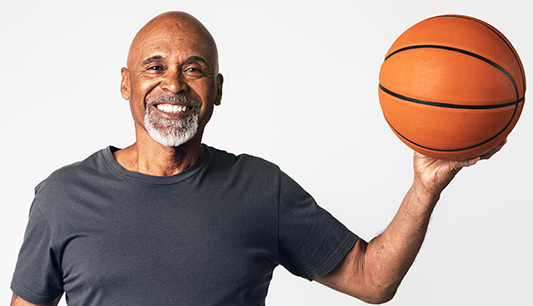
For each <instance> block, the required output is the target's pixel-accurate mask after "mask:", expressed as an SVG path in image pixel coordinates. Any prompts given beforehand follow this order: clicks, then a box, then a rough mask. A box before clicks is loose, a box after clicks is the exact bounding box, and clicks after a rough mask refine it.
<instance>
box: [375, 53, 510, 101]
mask: <svg viewBox="0 0 533 306" xmlns="http://www.w3.org/2000/svg"><path fill="white" fill-rule="evenodd" d="M413 49H441V50H448V51H453V52H458V53H462V54H466V55H468V56H472V57H474V58H477V59H479V60H482V61H484V62H486V63H487V64H490V65H492V66H493V67H495V68H496V69H498V70H500V71H501V72H502V73H504V74H505V75H506V76H507V77H508V78H509V79H510V80H511V82H512V83H513V86H514V89H515V93H516V99H517V100H518V99H519V93H518V86H517V85H516V82H515V80H514V78H513V76H512V75H511V74H510V73H509V72H507V70H505V69H504V68H503V67H502V66H500V65H498V64H496V63H495V62H493V61H491V60H490V59H488V58H486V57H483V56H481V55H478V54H475V53H473V52H470V51H466V50H463V49H458V48H453V47H448V46H441V45H414V46H408V47H404V48H401V49H398V50H396V51H394V52H392V53H391V54H389V55H388V56H387V57H385V61H386V60H387V59H389V58H390V57H391V56H393V55H395V54H398V53H400V52H404V51H407V50H413Z"/></svg>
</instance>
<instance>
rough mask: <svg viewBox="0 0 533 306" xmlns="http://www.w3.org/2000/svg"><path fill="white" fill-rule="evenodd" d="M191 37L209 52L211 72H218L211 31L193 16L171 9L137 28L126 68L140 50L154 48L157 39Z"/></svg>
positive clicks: (132, 63)
mask: <svg viewBox="0 0 533 306" xmlns="http://www.w3.org/2000/svg"><path fill="white" fill-rule="evenodd" d="M185 37H187V38H189V40H190V39H191V38H193V40H194V41H195V42H196V43H197V45H198V47H199V48H200V49H204V51H205V53H209V54H210V57H211V60H212V63H210V64H211V65H213V67H212V69H213V71H212V72H213V73H214V74H215V75H216V74H217V73H218V50H217V46H216V43H215V40H214V39H213V36H211V33H209V31H208V30H207V29H206V27H205V26H204V25H203V24H202V23H201V22H200V21H199V20H198V19H196V18H195V17H194V16H192V15H190V14H188V13H185V12H180V11H171V12H166V13H163V14H160V15H158V16H156V17H155V18H153V19H152V20H150V21H149V22H148V23H147V24H146V25H145V26H144V27H142V28H141V30H139V32H138V33H137V35H136V36H135V38H134V39H133V42H132V43H131V46H130V49H129V53H128V62H127V65H128V68H130V67H132V66H134V61H135V60H138V58H136V57H137V56H138V55H139V53H140V51H142V50H143V48H144V49H146V48H155V47H157V46H156V45H155V44H156V43H157V39H158V38H161V39H163V40H166V39H176V40H181V39H183V38H185Z"/></svg>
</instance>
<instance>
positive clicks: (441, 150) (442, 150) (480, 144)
mask: <svg viewBox="0 0 533 306" xmlns="http://www.w3.org/2000/svg"><path fill="white" fill-rule="evenodd" d="M517 109H518V105H516V106H515V109H514V112H513V115H512V116H511V119H510V120H509V122H507V125H506V126H505V127H504V128H503V129H502V130H501V131H499V132H498V133H496V135H494V136H492V137H491V138H489V139H487V140H485V141H483V142H480V143H478V144H475V145H473V146H470V147H465V148H460V149H437V148H430V147H426V146H423V145H421V144H419V143H416V142H414V141H412V140H411V139H409V138H407V137H405V136H403V135H402V134H401V133H400V132H398V130H396V129H395V128H394V126H393V125H392V124H391V123H390V122H389V120H387V118H386V117H385V121H387V124H388V125H389V126H390V128H391V129H392V130H393V131H394V132H396V134H398V135H399V136H400V137H402V138H403V139H405V140H406V141H408V142H410V143H412V144H414V145H415V146H417V147H420V148H423V149H426V150H431V151H435V152H459V151H466V150H470V149H474V148H477V147H479V146H482V145H484V144H486V143H487V142H489V141H491V140H493V139H494V138H496V137H498V136H499V135H500V134H501V133H503V132H504V131H505V130H506V129H507V128H508V127H509V125H510V124H511V122H513V119H514V117H515V115H516V111H517Z"/></svg>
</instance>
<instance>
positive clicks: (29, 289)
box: [11, 202, 63, 305]
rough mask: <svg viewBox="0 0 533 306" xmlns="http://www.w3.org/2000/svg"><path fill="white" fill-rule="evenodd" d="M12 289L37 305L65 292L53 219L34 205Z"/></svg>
mask: <svg viewBox="0 0 533 306" xmlns="http://www.w3.org/2000/svg"><path fill="white" fill-rule="evenodd" d="M11 290H13V292H14V293H15V294H16V295H18V296H20V297H21V298H23V299H24V300H26V301H28V302H30V303H34V304H39V305H40V304H47V303H49V302H51V301H53V300H54V299H55V298H57V297H58V296H59V295H60V294H61V293H63V280H62V273H61V270H60V268H59V264H58V261H57V258H56V254H55V253H54V250H53V230H52V227H51V226H50V223H49V221H48V220H47V219H46V218H45V217H44V216H43V214H42V213H41V212H40V211H39V207H36V204H35V202H34V204H33V205H32V208H31V210H30V218H29V221H28V225H27V227H26V232H25V234H24V241H23V244H22V247H21V249H20V253H19V257H18V261H17V265H16V268H15V272H14V274H13V279H12V281H11Z"/></svg>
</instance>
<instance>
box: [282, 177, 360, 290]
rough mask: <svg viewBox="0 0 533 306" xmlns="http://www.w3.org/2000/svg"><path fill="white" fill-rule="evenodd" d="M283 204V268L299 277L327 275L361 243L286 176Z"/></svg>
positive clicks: (283, 182)
mask: <svg viewBox="0 0 533 306" xmlns="http://www.w3.org/2000/svg"><path fill="white" fill-rule="evenodd" d="M279 204H280V206H279V234H278V235H279V238H278V239H279V252H280V264H281V265H283V266H284V267H285V268H286V269H287V270H289V271H290V272H291V273H293V274H295V275H298V276H301V277H304V278H307V279H309V280H311V279H312V278H315V277H321V276H324V275H326V274H327V273H328V272H330V271H331V270H333V268H335V266H337V264H338V263H339V262H340V261H341V260H342V259H343V258H344V257H345V256H346V254H347V253H348V252H349V251H350V250H351V249H352V248H353V246H354V245H355V242H356V241H357V239H358V236H357V235H355V234H354V233H352V232H351V231H350V230H348V229H347V228H346V227H345V226H344V225H343V224H342V223H340V222H339V221H338V220H337V219H335V218H334V217H333V216H332V215H331V214H330V213H328V212H327V211H326V210H324V209H323V208H321V207H320V206H318V205H317V203H316V202H315V200H314V199H313V198H312V197H311V196H310V195H309V194H308V193H307V192H306V191H305V190H303V188H302V187H300V186H299V185H298V184H297V183H296V182H295V181H294V180H292V179H291V178H290V177H288V176H287V175H286V174H284V173H283V172H282V173H281V179H280V200H279Z"/></svg>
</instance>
